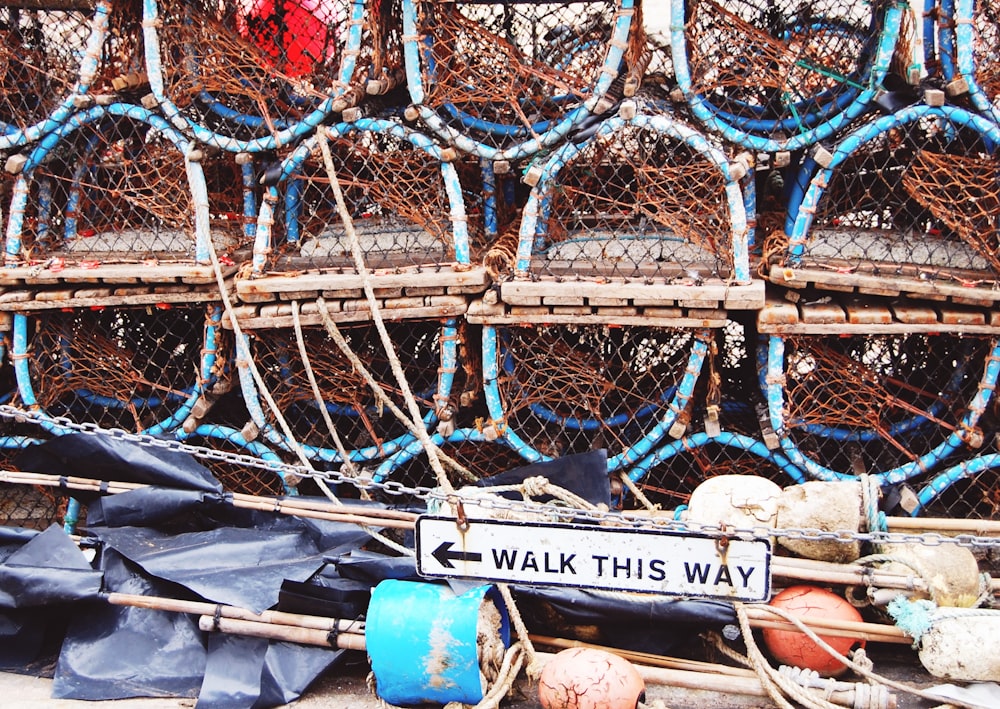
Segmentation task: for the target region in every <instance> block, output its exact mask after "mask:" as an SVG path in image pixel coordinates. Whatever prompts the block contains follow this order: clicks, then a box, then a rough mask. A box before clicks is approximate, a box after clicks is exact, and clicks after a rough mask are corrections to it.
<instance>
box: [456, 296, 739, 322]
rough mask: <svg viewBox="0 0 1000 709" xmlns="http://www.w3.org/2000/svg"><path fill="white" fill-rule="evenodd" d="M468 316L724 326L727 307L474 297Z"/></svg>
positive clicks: (475, 318) (471, 318) (477, 318)
mask: <svg viewBox="0 0 1000 709" xmlns="http://www.w3.org/2000/svg"><path fill="white" fill-rule="evenodd" d="M465 317H466V320H468V321H469V322H470V323H473V324H477V325H526V324H539V325H636V326H648V327H723V326H724V325H725V324H726V311H725V310H720V309H713V308H676V307H667V306H642V307H635V306H627V307H622V306H592V305H582V306H580V305H542V306H530V305H510V304H509V303H487V302H485V301H484V300H474V301H472V303H470V304H469V310H468V312H467V313H466V316H465Z"/></svg>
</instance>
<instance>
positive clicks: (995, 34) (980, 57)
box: [947, 0, 1000, 123]
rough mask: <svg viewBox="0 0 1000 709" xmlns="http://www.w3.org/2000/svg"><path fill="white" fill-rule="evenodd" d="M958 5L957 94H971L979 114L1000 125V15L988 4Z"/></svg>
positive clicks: (970, 0)
mask: <svg viewBox="0 0 1000 709" xmlns="http://www.w3.org/2000/svg"><path fill="white" fill-rule="evenodd" d="M952 3H953V4H954V12H955V22H954V24H953V25H952V27H953V28H954V34H955V61H956V64H957V74H958V76H957V80H958V81H959V82H962V83H959V84H958V85H957V86H955V90H956V91H962V90H968V92H969V99H970V101H971V102H972V105H973V106H974V107H975V108H976V110H977V111H980V112H982V113H984V114H985V115H987V116H989V117H990V118H991V119H992V120H993V121H994V122H996V123H1000V12H997V8H996V6H995V4H993V3H991V2H989V1H988V0H947V4H949V5H951V4H952Z"/></svg>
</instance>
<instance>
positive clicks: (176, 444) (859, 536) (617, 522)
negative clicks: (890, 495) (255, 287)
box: [0, 404, 1000, 549]
mask: <svg viewBox="0 0 1000 709" xmlns="http://www.w3.org/2000/svg"><path fill="white" fill-rule="evenodd" d="M0 416H3V417H6V418H10V419H14V420H16V421H19V422H32V423H39V424H40V423H48V424H51V425H56V426H59V427H62V428H65V429H69V430H73V431H77V432H79V433H82V434H85V435H91V436H106V437H108V438H112V439H116V440H122V441H128V442H131V443H136V444H138V445H142V446H149V447H151V448H161V449H164V450H170V451H176V452H182V453H188V454H190V455H193V456H195V457H196V458H200V459H204V460H214V461H219V462H224V463H229V464H232V465H244V466H247V467H251V468H257V469H260V470H267V471H273V472H281V473H284V474H285V475H295V476H298V477H300V478H312V479H318V480H322V481H323V482H325V483H327V484H334V485H338V484H348V485H352V486H354V487H357V488H358V489H359V490H364V491H367V492H369V493H370V492H373V491H378V492H381V493H384V494H385V495H389V496H393V497H403V496H407V497H411V498H417V499H420V500H424V501H425V502H430V501H435V502H447V501H449V500H455V499H456V498H457V497H458V494H457V493H445V492H443V491H442V490H440V489H438V488H429V487H419V486H417V487H409V486H406V485H403V484H402V483H400V482H397V481H394V480H387V481H384V482H375V481H373V480H372V479H371V478H370V477H369V476H368V471H365V470H363V469H362V470H361V471H360V472H359V473H358V474H357V475H347V474H345V473H343V472H340V471H335V470H315V469H312V468H307V467H305V466H301V465H294V464H291V463H279V462H276V461H266V460H263V459H261V458H258V457H256V456H252V455H247V454H244V453H234V452H227V451H222V450H217V449H213V448H205V447H203V446H198V445H194V444H192V443H187V442H185V441H178V440H174V439H168V438H160V437H157V436H151V435H149V434H144V433H133V432H130V431H126V430H124V429H120V428H102V427H100V426H98V425H97V424H94V423H78V422H75V421H71V420H69V419H67V418H64V417H57V416H50V415H49V414H46V413H44V412H41V411H27V410H24V409H19V408H17V407H14V406H11V405H9V404H0ZM466 504H467V506H468V507H480V508H482V509H484V510H497V511H500V512H516V513H522V514H524V513H527V514H540V515H542V516H543V517H544V518H546V519H552V518H553V517H556V518H560V517H561V518H563V521H566V522H569V521H573V522H577V523H579V522H588V523H594V524H602V525H606V526H615V527H630V528H633V529H637V530H654V531H661V532H673V533H677V534H692V533H695V534H699V535H704V536H708V537H711V538H714V539H721V538H740V539H751V540H761V539H790V540H800V541H813V542H841V543H849V542H853V541H859V542H864V543H869V544H872V545H878V544H922V545H924V546H941V545H944V544H955V545H958V546H966V547H972V548H976V549H992V548H1000V537H985V536H979V535H976V534H957V535H945V534H940V533H937V532H922V533H906V532H880V531H875V532H862V531H858V530H838V531H830V530H822V529H809V528H794V527H789V528H780V529H778V528H772V527H765V526H756V527H733V526H728V525H726V526H720V525H703V524H694V523H691V522H685V521H682V520H673V519H663V518H651V517H648V516H645V515H631V514H630V513H629V512H617V511H611V510H604V509H593V510H584V509H577V508H569V507H564V506H559V505H552V504H546V505H542V504H539V503H536V502H530V501H518V500H509V499H506V498H503V497H498V496H489V497H486V496H482V495H481V494H477V495H476V496H475V498H474V499H472V500H471V501H467V502H466Z"/></svg>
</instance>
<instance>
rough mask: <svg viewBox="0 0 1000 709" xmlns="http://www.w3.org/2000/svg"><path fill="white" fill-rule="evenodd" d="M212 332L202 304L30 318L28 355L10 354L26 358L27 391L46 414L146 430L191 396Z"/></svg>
mask: <svg viewBox="0 0 1000 709" xmlns="http://www.w3.org/2000/svg"><path fill="white" fill-rule="evenodd" d="M207 329H208V323H207V320H206V311H205V307H204V306H175V307H170V306H159V307H152V306H151V307H148V308H144V307H107V308H99V309H80V310H70V311H61V310H60V311H47V312H41V313H38V314H35V315H32V316H30V318H29V320H28V330H29V340H28V345H27V351H26V352H24V353H18V352H14V353H12V356H13V357H19V356H20V357H26V358H28V362H29V364H28V369H29V372H30V381H19V382H18V384H19V387H20V390H21V393H22V395H24V394H25V391H26V389H29V388H30V390H31V391H32V392H33V394H34V397H35V399H36V400H37V401H38V403H39V404H40V405H41V407H42V408H43V409H44V410H45V411H46V412H47V413H48V414H50V415H52V416H66V417H68V418H70V419H72V420H74V421H77V422H87V423H96V424H99V425H101V426H103V427H107V428H123V429H125V430H130V431H140V430H146V429H149V428H151V427H153V426H154V425H159V426H161V427H162V425H163V424H164V423H165V422H167V421H170V420H171V417H173V416H174V415H175V414H176V412H177V411H179V410H181V407H182V405H183V404H184V402H186V401H187V400H188V399H189V397H190V396H191V395H192V393H193V391H194V389H195V386H196V385H197V384H198V383H199V381H200V379H201V374H200V373H201V357H202V350H203V348H205V345H206V331H207ZM24 398H27V397H24ZM180 424H181V421H179V420H178V421H174V422H173V424H172V427H176V426H179V425H180Z"/></svg>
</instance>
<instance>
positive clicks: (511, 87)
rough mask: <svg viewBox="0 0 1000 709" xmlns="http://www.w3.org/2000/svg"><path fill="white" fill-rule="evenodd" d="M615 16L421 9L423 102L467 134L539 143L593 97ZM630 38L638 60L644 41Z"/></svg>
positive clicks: (561, 9)
mask: <svg viewBox="0 0 1000 709" xmlns="http://www.w3.org/2000/svg"><path fill="white" fill-rule="evenodd" d="M617 11H618V8H617V3H615V2H593V3H586V4H582V3H566V2H554V3H534V2H512V3H502V4H492V3H491V4H487V3H475V2H422V3H420V7H419V22H418V32H419V33H420V34H421V35H422V36H426V37H427V38H428V40H427V43H428V47H427V49H426V50H425V55H424V57H423V58H422V61H421V66H422V72H423V76H422V79H423V86H424V91H425V94H426V98H425V103H426V105H428V106H430V107H432V108H434V109H435V110H438V111H440V112H442V115H444V116H446V117H447V118H449V119H452V120H454V121H455V124H456V125H457V126H460V127H461V129H462V130H469V131H472V132H477V134H481V135H483V136H486V135H487V134H488V133H489V131H490V130H498V129H497V128H490V127H489V126H490V124H492V125H493V126H500V127H510V128H511V129H514V132H513V134H516V135H519V136H520V137H521V138H522V139H527V138H531V137H535V136H537V135H538V134H539V133H540V132H543V131H544V130H546V129H547V126H546V125H545V122H546V121H551V120H558V119H559V118H562V117H563V116H564V115H565V114H566V113H567V111H568V110H569V108H570V107H572V106H574V105H578V104H579V103H582V102H583V101H584V100H585V99H586V98H587V96H588V92H590V91H592V90H593V87H594V85H595V84H596V82H597V79H598V76H599V73H600V71H601V70H602V68H603V67H604V64H605V60H606V57H607V54H608V50H609V42H610V40H611V32H612V28H613V26H614V23H615V18H616V12H617ZM636 25H637V26H638V27H641V19H640V20H639V21H638V22H637V23H636ZM631 36H632V39H631V40H630V42H631V43H632V44H631V45H630V49H629V50H628V52H630V54H628V56H629V57H632V60H633V61H634V60H635V59H636V58H637V57H638V56H639V55H640V54H641V50H642V47H643V46H644V43H645V39H644V36H643V35H642V33H641V32H636V33H633V34H632V35H631ZM617 69H618V67H610V70H611V71H613V72H617ZM499 132H503V129H502V128H501V129H499ZM484 140H490V139H489V138H486V137H484ZM492 140H494V141H495V142H496V143H497V144H500V143H502V142H503V138H502V136H501V135H499V134H498V135H496V136H494V138H493V139H492Z"/></svg>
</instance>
